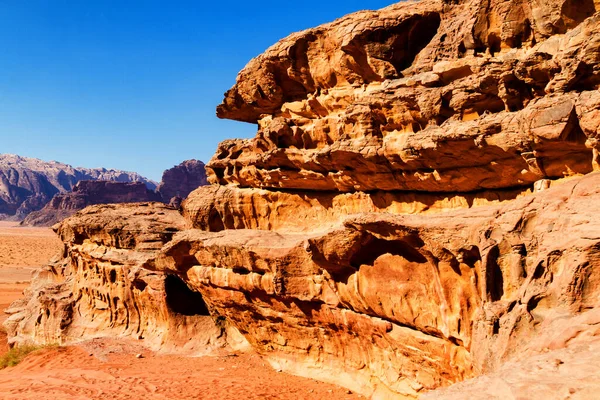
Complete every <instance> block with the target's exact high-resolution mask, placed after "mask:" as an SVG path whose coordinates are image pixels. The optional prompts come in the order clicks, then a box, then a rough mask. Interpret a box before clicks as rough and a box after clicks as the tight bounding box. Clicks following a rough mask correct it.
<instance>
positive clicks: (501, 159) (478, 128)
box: [207, 1, 600, 193]
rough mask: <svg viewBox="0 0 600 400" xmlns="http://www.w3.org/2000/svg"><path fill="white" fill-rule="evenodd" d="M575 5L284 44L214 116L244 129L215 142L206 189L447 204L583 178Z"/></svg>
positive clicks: (419, 7)
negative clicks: (425, 195)
mask: <svg viewBox="0 0 600 400" xmlns="http://www.w3.org/2000/svg"><path fill="white" fill-rule="evenodd" d="M451 3H458V4H451ZM571 3H573V4H571ZM584 3H585V4H584V5H582V4H579V3H577V4H575V2H568V1H553V2H550V4H546V3H545V4H543V5H542V4H541V3H539V2H536V1H522V2H517V3H515V2H509V1H492V2H488V4H489V5H488V6H485V5H483V4H482V3H481V2H475V1H472V2H469V1H461V2H441V1H440V2H435V1H423V2H420V3H414V2H404V3H401V4H398V5H395V6H391V7H388V8H386V9H384V10H382V11H379V12H363V13H358V14H352V15H350V16H348V17H345V18H342V19H341V20H338V21H336V22H334V23H332V24H329V25H324V26H322V27H319V28H315V29H312V30H308V31H305V32H301V33H298V34H294V35H292V36H290V37H288V38H286V39H284V40H282V41H280V42H279V43H278V44H276V45H275V46H273V47H271V48H270V49H269V50H267V51H266V52H265V53H264V54H263V55H261V56H259V57H257V58H256V59H254V60H253V61H251V62H250V63H249V64H248V66H247V67H246V68H245V69H244V70H243V71H242V72H241V73H240V75H239V76H238V81H237V84H236V85H235V86H234V87H233V88H232V89H231V90H230V91H229V92H228V93H227V94H226V98H225V101H224V103H223V104H222V105H221V106H219V109H218V115H219V116H220V117H223V118H232V119H237V120H241V121H250V122H257V123H258V126H259V131H258V135H257V136H256V138H254V139H251V140H233V141H227V142H224V143H222V144H221V146H220V147H219V149H218V150H217V154H216V155H215V157H214V158H213V159H212V160H211V162H210V163H209V164H208V168H207V170H208V173H209V180H210V181H211V182H213V183H219V184H233V185H236V186H239V187H264V188H283V189H294V190H311V191H312V190H320V191H340V192H355V191H373V190H401V191H419V192H420V191H426V192H450V193H454V192H470V191H477V190H483V189H503V188H515V187H525V186H528V185H531V184H533V183H534V182H535V181H537V180H539V179H546V178H551V179H554V178H560V177H563V176H565V175H567V176H569V175H573V174H578V173H588V172H590V171H591V170H592V168H593V167H592V163H591V161H592V158H593V157H594V155H593V154H594V151H595V150H594V148H596V147H597V145H596V135H597V132H596V131H597V124H593V123H592V124H587V123H586V122H585V121H584V120H585V119H586V118H590V117H587V114H588V112H589V108H590V107H589V106H590V105H592V104H594V105H592V107H591V108H592V109H595V105H597V97H598V93H597V91H596V89H597V86H598V83H599V82H600V81H599V79H600V77H599V76H598V71H597V68H598V61H599V56H598V51H597V49H598V41H599V40H600V29H599V28H598V27H599V26H600V24H599V23H598V18H599V17H598V16H594V13H595V11H596V7H597V6H596V5H595V4H594V3H593V2H592V1H589V2H587V1H586V2H584ZM489 15H494V16H497V17H494V18H493V19H490V18H489ZM416 38H418V40H417V39H416ZM411 39H412V40H411ZM415 46H416V47H415ZM417 50H418V51H417ZM591 118H592V119H593V118H594V117H591ZM593 120H596V119H593ZM596 121H597V120H596Z"/></svg>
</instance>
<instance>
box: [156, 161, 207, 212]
mask: <svg viewBox="0 0 600 400" xmlns="http://www.w3.org/2000/svg"><path fill="white" fill-rule="evenodd" d="M204 168H205V166H204V163H203V162H202V161H198V160H186V161H184V162H182V163H181V164H179V165H176V166H174V167H173V168H170V169H168V170H166V171H165V172H164V173H163V176H162V181H161V182H160V185H158V188H157V189H156V190H157V192H158V193H160V195H161V197H162V199H163V202H165V203H167V204H169V203H174V204H175V203H179V204H180V203H181V201H182V200H183V199H185V198H186V197H188V195H189V194H190V193H191V192H192V191H193V190H195V189H197V188H198V187H200V186H204V185H207V184H208V181H207V179H206V170H205V169H204ZM177 208H178V207H177Z"/></svg>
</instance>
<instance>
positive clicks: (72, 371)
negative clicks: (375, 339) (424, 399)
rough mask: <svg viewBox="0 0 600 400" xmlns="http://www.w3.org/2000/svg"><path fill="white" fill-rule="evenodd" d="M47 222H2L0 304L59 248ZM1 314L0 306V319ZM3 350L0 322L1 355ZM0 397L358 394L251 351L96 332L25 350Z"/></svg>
mask: <svg viewBox="0 0 600 400" xmlns="http://www.w3.org/2000/svg"><path fill="white" fill-rule="evenodd" d="M60 248H61V243H60V241H59V240H58V238H56V236H55V235H54V233H53V232H52V231H51V230H50V229H48V228H23V227H19V226H17V225H16V224H15V223H14V222H0V309H2V310H4V309H5V308H6V307H8V305H9V304H10V303H11V302H12V301H14V300H16V299H18V298H19V297H21V294H22V292H23V290H24V289H25V288H26V287H27V285H28V282H27V281H28V280H29V278H30V275H31V271H32V270H33V269H34V268H35V267H39V266H41V265H43V264H44V263H46V262H48V261H49V260H50V259H51V258H52V257H53V256H54V255H56V253H57V252H59V251H60ZM5 319H6V315H5V314H4V313H0V324H1V323H2V322H4V320H5ZM7 350H8V346H7V343H6V334H5V333H4V331H3V330H0V355H2V354H4V353H5V352H6V351H7ZM0 398H1V399H6V400H9V399H11V400H17V399H18V400H26V399H36V400H37V399H82V400H83V399H86V400H88V399H108V398H110V399H141V398H143V399H217V398H218V399H223V400H226V399H236V400H237V399H294V400H300V399H322V398H327V399H331V400H334V399H359V398H362V397H361V396H358V395H356V394H352V393H348V391H347V390H346V389H341V388H338V387H336V386H332V385H328V384H325V383H321V382H317V381H314V380H311V379H305V378H299V377H296V376H291V375H288V374H285V373H278V372H277V371H275V370H273V369H272V368H271V367H270V366H269V365H268V364H267V363H265V362H264V361H263V360H261V358H260V357H258V356H256V355H253V354H238V355H236V354H224V355H222V356H218V357H217V356H214V357H198V358H186V357H179V356H170V355H159V354H154V353H152V352H149V351H148V350H146V349H144V348H143V347H142V346H140V345H139V344H137V343H134V342H131V341H116V340H109V339H102V340H100V339H99V340H94V341H91V342H86V343H82V344H80V345H78V346H70V347H62V348H61V347H51V348H47V349H43V350H39V351H37V352H34V353H32V354H30V355H29V356H28V357H27V358H26V359H25V360H24V361H23V362H22V363H21V364H19V365H18V366H16V367H12V368H6V369H4V370H0Z"/></svg>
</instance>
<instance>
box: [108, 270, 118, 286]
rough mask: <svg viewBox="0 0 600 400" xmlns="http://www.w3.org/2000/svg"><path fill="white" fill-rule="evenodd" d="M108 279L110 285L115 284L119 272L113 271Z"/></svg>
mask: <svg viewBox="0 0 600 400" xmlns="http://www.w3.org/2000/svg"><path fill="white" fill-rule="evenodd" d="M108 279H109V280H110V283H115V282H116V281H117V271H116V270H114V269H111V270H110V272H109V273H108Z"/></svg>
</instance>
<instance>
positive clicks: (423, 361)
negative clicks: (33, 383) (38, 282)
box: [9, 0, 600, 398]
mask: <svg viewBox="0 0 600 400" xmlns="http://www.w3.org/2000/svg"><path fill="white" fill-rule="evenodd" d="M599 8H600V4H599V3H597V2H595V1H583V2H574V1H567V0H553V1H550V2H543V3H542V2H539V1H537V0H522V1H500V0H492V1H489V2H484V3H481V2H475V1H422V2H419V3H415V2H403V3H400V4H397V5H394V6H390V7H388V8H386V9H384V10H381V11H373V12H371V11H369V12H361V13H356V14H352V15H350V16H347V17H344V18H342V19H340V20H338V21H336V22H333V23H331V24H327V25H323V26H321V27H318V28H315V29H311V30H308V31H305V32H300V33H297V34H293V35H291V36H290V37H288V38H286V39H284V40H282V41H280V42H279V43H278V44H276V45H275V46H273V47H271V48H270V49H268V50H267V51H266V52H265V53H264V54H263V55H261V56H259V57H257V58H256V59H254V60H252V61H251V62H250V63H249V64H248V66H247V67H246V68H245V69H244V70H243V71H242V72H241V73H240V75H239V76H238V80H237V83H236V85H235V86H234V87H233V88H232V89H231V90H230V91H229V92H227V94H226V97H225V100H224V102H223V104H222V105H221V106H219V108H218V111H217V113H218V115H219V116H220V117H224V118H232V119H237V120H240V121H246V122H253V123H257V124H258V134H257V136H256V137H255V138H254V139H251V140H230V141H226V142H224V143H222V144H221V145H220V146H219V149H218V150H217V153H216V154H215V156H214V158H213V159H212V160H211V161H210V163H209V164H208V166H207V171H208V174H209V180H210V181H211V182H212V183H213V185H212V186H209V187H203V188H200V189H197V190H196V191H194V192H193V193H191V194H190V196H189V197H188V199H187V200H185V201H184V203H183V204H182V208H181V211H182V215H183V216H182V217H179V216H175V214H174V211H173V210H170V211H168V212H167V211H164V218H167V219H169V218H177V221H178V222H177V224H178V225H177V228H176V229H173V230H171V231H170V232H171V234H170V236H168V237H164V239H161V240H156V239H152V240H149V239H145V238H146V231H147V229H145V228H144V229H142V230H138V229H137V228H136V229H131V228H129V227H130V226H137V225H136V224H137V222H136V221H138V220H139V219H140V218H142V219H144V218H147V217H141V216H139V215H138V213H141V215H142V216H143V215H146V214H144V213H145V211H144V210H146V209H145V208H143V207H142V208H140V209H136V208H135V207H134V206H127V207H125V206H111V207H112V208H111V207H107V208H103V207H99V208H92V209H88V211H85V212H83V213H82V214H79V216H75V217H73V219H70V220H67V221H65V222H63V224H62V225H61V227H60V228H59V230H58V231H59V233H60V234H61V236H62V238H63V240H64V241H65V243H66V249H67V250H66V258H65V261H64V262H65V263H66V264H67V265H75V266H77V268H78V269H74V268H75V267H72V268H71V270H70V271H69V272H65V273H62V272H61V273H54V274H53V276H58V277H60V276H63V275H64V276H66V277H67V278H65V284H66V286H61V287H62V288H64V290H65V292H64V293H65V296H67V298H73V299H75V300H73V301H72V302H71V303H70V304H72V306H71V307H80V310H81V311H82V312H81V313H80V314H78V318H79V322H78V324H80V325H85V324H89V321H94V320H96V318H97V317H96V315H99V314H101V315H109V314H108V313H106V311H104V308H103V307H104V303H103V301H104V302H106V301H105V300H103V299H105V298H106V296H105V295H104V293H106V291H107V289H106V288H107V287H111V286H110V284H108V283H107V281H104V280H102V279H96V280H91V281H90V283H86V285H87V286H86V287H87V288H88V289H89V290H90V292H92V293H102V294H103V296H99V297H98V296H96V297H94V298H99V299H100V302H99V303H94V302H90V301H89V300H88V298H87V297H84V298H82V299H81V300H78V297H77V296H75V295H74V293H79V290H80V289H79V286H78V284H76V282H78V281H79V280H82V279H83V278H77V277H78V276H82V274H83V276H84V275H85V271H86V269H85V268H83V266H84V265H90V266H95V265H96V264H98V265H99V268H100V266H102V265H104V264H103V263H104V260H105V259H106V258H107V257H116V255H117V254H118V255H119V257H121V258H119V259H118V260H121V261H118V260H116V261H115V260H113V259H112V258H111V264H110V265H111V266H112V265H124V266H129V265H130V264H132V263H133V264H134V265H135V266H136V268H137V269H136V271H138V273H139V274H150V275H151V276H156V277H157V279H159V281H160V282H163V283H164V282H165V281H166V279H167V278H166V277H167V276H177V277H178V278H179V279H180V280H181V281H180V282H183V284H184V285H185V287H186V288H187V289H185V288H184V287H183V286H181V284H180V283H178V284H179V285H180V286H179V287H180V288H181V290H180V291H181V292H182V293H189V292H188V291H187V290H188V289H189V290H191V291H192V293H196V294H198V295H199V296H201V299H202V301H201V302H200V300H199V298H195V299H197V300H194V299H191V298H190V300H189V301H188V302H187V303H188V304H191V305H196V304H202V305H203V306H205V308H206V310H207V311H208V313H209V314H210V315H211V317H210V318H212V320H216V321H221V322H222V323H223V326H226V327H227V329H228V332H229V333H228V335H227V338H226V339H223V340H227V341H230V340H233V338H235V337H236V332H238V333H240V334H241V335H243V337H244V338H245V340H246V341H247V342H248V343H249V344H250V346H251V347H252V348H253V349H254V350H255V351H257V352H259V353H260V354H261V355H263V356H264V357H265V358H266V359H267V360H269V361H270V362H271V363H272V364H274V365H276V366H277V367H278V368H281V369H283V370H286V371H290V372H294V373H297V374H301V375H305V376H311V377H316V378H319V379H323V380H327V381H331V382H334V383H337V384H341V385H344V386H346V387H348V388H350V389H352V390H354V391H357V392H360V393H363V394H365V395H368V396H371V397H373V398H416V397H419V396H421V395H423V394H427V395H429V396H433V398H435V396H444V394H448V395H449V396H454V395H456V393H457V391H456V390H453V389H452V388H450V389H448V391H447V392H441V393H440V394H436V392H435V389H437V388H440V387H446V386H450V385H452V384H454V383H457V382H460V381H464V380H467V381H466V382H465V383H464V384H463V385H465V386H462V387H464V388H465V392H464V393H471V392H469V390H471V391H472V392H473V393H476V394H477V395H478V396H483V397H485V396H487V397H486V398H493V397H492V396H490V391H493V390H498V388H499V387H500V388H502V390H504V392H502V395H504V394H506V393H508V395H511V394H514V393H516V391H518V390H520V388H524V387H527V394H528V396H529V397H534V398H535V397H540V396H543V397H544V398H567V397H568V396H574V397H576V396H584V397H585V396H586V395H587V394H589V393H590V388H589V386H586V385H585V380H586V379H592V378H593V379H598V378H600V376H598V375H599V373H598V372H597V371H596V369H593V370H590V369H589V366H588V368H587V369H586V371H588V372H589V373H584V374H581V373H572V372H573V371H574V368H575V366H577V365H579V364H577V361H576V360H577V359H582V360H588V362H589V363H592V364H594V365H595V359H596V358H595V357H588V356H585V354H584V355H583V356H582V357H578V353H579V352H582V353H583V352H585V351H588V350H589V349H592V350H593V349H596V348H597V347H598V346H599V345H600V330H599V329H598V326H600V325H599V321H600V319H599V318H598V305H599V303H600V275H599V271H600V269H599V268H600V252H599V250H600V226H599V222H598V220H597V218H596V216H597V215H598V212H600V209H599V207H600V174H599V173H594V172H593V171H594V170H598V169H599V167H598V162H599V159H598V151H597V148H598V121H599V119H598V118H599V117H600V111H599V110H600V96H599V95H598V93H599V92H598V90H597V89H598V85H599V84H600V79H599V70H598V61H599V60H600V52H598V48H599V47H600V46H598V42H599V40H600V31H599V27H600V24H599V23H598V22H599V21H598V18H599V17H598V15H599V14H597V13H596V11H597V10H598V9H599ZM121 207H124V208H121ZM90 212H91V213H92V214H91V215H88V214H89V213H90ZM115 212H117V213H124V214H123V218H125V220H124V221H123V222H122V226H116V225H112V222H110V221H112V220H113V219H114V213H115ZM92 215H93V218H92ZM152 218H153V219H156V221H160V220H162V218H163V216H160V212H154V213H152ZM156 223H158V222H156ZM130 224H133V225H130ZM122 229H124V230H125V231H126V232H130V233H129V234H126V235H125V236H124V237H122V235H121V234H120V233H119V232H120V231H121V230H122ZM134 232H136V233H134ZM150 232H154V230H152V229H151V230H150ZM153 237H154V236H153ZM138 245H141V246H142V248H141V249H139V248H138V247H137V246H138ZM124 246H125V247H124ZM146 246H150V248H149V249H147V250H146ZM142 249H143V252H142ZM140 254H142V255H143V257H142V258H138V257H141V256H140ZM129 260H134V261H129ZM80 266H82V267H80ZM111 268H112V267H111ZM128 268H131V267H128ZM92 269H94V268H92ZM65 271H66V270H65ZM118 276H119V277H120V276H121V275H118ZM123 276H125V275H123ZM127 277H129V274H128V275H127ZM118 279H119V283H120V285H122V286H120V287H121V289H119V290H125V291H127V290H129V291H132V292H133V293H134V294H135V295H137V296H142V295H144V296H145V295H149V294H150V293H159V294H160V293H162V292H160V291H158V289H157V291H156V292H152V291H149V289H148V288H149V287H150V285H148V286H146V287H144V289H143V290H141V293H139V294H138V293H137V292H135V290H137V289H135V285H134V284H133V280H131V279H129V278H128V279H129V280H125V279H124V278H123V280H122V281H121V280H120V279H121V278H118ZM169 279H170V278H169ZM108 281H110V275H109V278H108ZM74 282H75V283H74ZM86 282H88V281H87V280H86ZM177 282H179V281H177ZM158 286H160V284H159V285H158ZM48 287H49V288H52V287H53V286H51V285H50V286H48ZM163 287H165V286H164V284H163ZM111 290H112V289H111ZM32 293H33V294H32V297H31V300H29V303H28V304H29V305H28V306H27V308H24V309H19V308H18V307H17V308H16V309H15V310H13V311H12V312H16V313H17V314H15V315H13V316H12V317H11V318H10V319H9V328H10V329H9V331H10V333H11V335H12V337H14V338H15V339H14V342H15V343H18V342H19V341H26V340H34V341H44V340H47V339H45V338H44V337H41V336H39V335H36V333H35V332H38V331H39V332H53V333H52V335H54V336H53V337H59V338H65V337H67V334H66V333H64V332H67V333H68V332H74V333H76V334H82V332H81V330H78V329H80V328H77V326H78V324H77V323H74V322H71V321H69V319H68V318H62V319H61V320H60V321H63V322H62V324H63V325H61V324H58V323H56V322H45V321H46V320H44V318H43V315H46V314H44V312H45V311H40V310H46V309H48V308H47V307H46V308H44V307H45V306H44V305H43V304H46V303H47V302H45V300H44V301H38V300H35V299H38V298H40V299H44V298H45V297H44V296H46V293H50V292H49V291H47V290H45V289H44V286H39V287H37V288H36V289H34V290H33V292H32ZM110 293H113V292H110ZM115 293H116V292H115ZM119 293H120V292H119ZM40 296H41V297H40ZM69 296H72V297H69ZM111 296H112V295H111ZM119 296H120V297H119V298H122V296H123V294H120V295H119ZM160 296H162V297H161V298H166V297H165V296H164V295H162V294H160ZM160 296H159V297H160ZM111 298H112V297H111ZM143 301H146V300H140V302H143ZM165 301H166V300H165ZM79 304H82V305H79ZM98 304H99V305H98ZM160 304H164V303H160ZM158 308H160V307H158ZM158 308H157V309H158ZM138 309H140V310H141V308H139V307H138ZM146 313H148V314H149V315H151V316H150V317H147V318H148V319H149V320H153V321H154V320H156V319H157V318H158V317H156V316H155V315H156V314H157V311H156V310H155V309H154V308H152V307H146V308H143V312H141V313H140V315H142V314H143V315H145V314H146ZM38 315H42V319H41V320H40V321H39V322H36V321H37V319H36V318H37V316H38ZM49 315H54V314H52V313H50V314H49ZM59 315H60V314H59ZM110 315H112V314H110ZM160 315H166V317H162V316H161V317H160V318H159V319H160V321H162V322H161V324H163V325H160V324H159V325H160V326H164V324H166V322H164V321H169V320H170V319H169V318H171V317H170V315H171V314H168V313H167V314H164V313H163V314H160ZM107 318H108V321H112V320H111V319H110V318H109V317H104V319H102V318H101V319H100V321H102V320H104V321H106V320H107ZM145 318H146V317H144V318H142V319H144V320H145ZM206 318H208V317H206ZM10 321H12V322H10ZM36 323H37V325H36ZM10 324H12V325H10ZM71 325H74V328H70V326H71ZM61 326H64V327H61ZM88 326H89V325H88ZM32 327H35V328H32ZM100 327H102V328H103V326H100ZM59 328H60V329H59ZM115 328H116V329H117V332H121V331H122V330H123V328H122V325H121V324H120V323H119V324H117V326H116V327H115ZM70 329H74V330H73V331H71V330H70ZM94 331H95V334H101V333H99V332H101V331H98V330H97V329H96V327H92V328H90V329H89V330H86V331H85V332H86V333H88V334H89V335H90V336H93V335H94ZM186 332H187V333H189V335H190V336H189V339H190V340H189V342H194V341H195V340H196V338H197V337H198V338H201V339H200V341H202V342H204V341H206V336H201V335H200V334H199V333H198V330H197V329H195V328H193V329H192V328H190V329H189V330H186ZM206 332H208V333H207V335H210V334H212V333H211V332H213V331H211V330H206ZM147 336H150V337H156V335H155V336H152V335H147ZM158 336H160V335H158ZM160 337H162V336H160ZM161 340H162V339H161ZM158 347H160V346H158ZM555 354H556V357H560V358H553V355H555ZM567 354H568V355H569V356H567ZM556 359H559V360H561V362H563V363H564V364H565V365H566V366H568V368H567V367H565V369H564V374H561V370H560V368H559V367H557V365H554V367H551V372H552V374H551V375H548V376H552V379H549V378H548V379H544V380H543V381H539V380H538V379H537V377H539V374H540V372H539V371H540V370H539V369H538V366H540V365H542V366H543V365H545V364H544V363H547V362H551V363H552V362H554V363H555V361H553V360H556ZM555 364H556V363H555ZM515 365H516V366H520V368H522V369H521V370H519V367H515ZM558 365H562V364H560V363H559V364H558ZM586 365H587V364H586ZM542 370H543V368H542ZM518 371H522V373H518ZM569 371H571V372H569ZM482 375H483V376H482ZM503 376H504V377H505V378H502V377H503ZM563 377H564V379H572V382H573V384H572V385H571V386H569V390H568V393H566V392H564V391H557V390H553V384H554V382H556V380H558V379H562V378H563ZM470 378H474V380H469V379H470ZM503 379H504V380H503ZM533 381H536V382H538V383H537V384H536V385H530V383H531V382H533ZM486 382H491V383H493V384H490V385H486ZM486 390H487V392H486ZM563 392H564V393H563ZM458 393H459V394H460V392H458ZM492 394H494V395H497V394H498V393H492ZM484 395H485V396H484ZM561 396H562V397H561ZM442 398H443V397H442ZM501 398H506V397H502V396H501Z"/></svg>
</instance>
